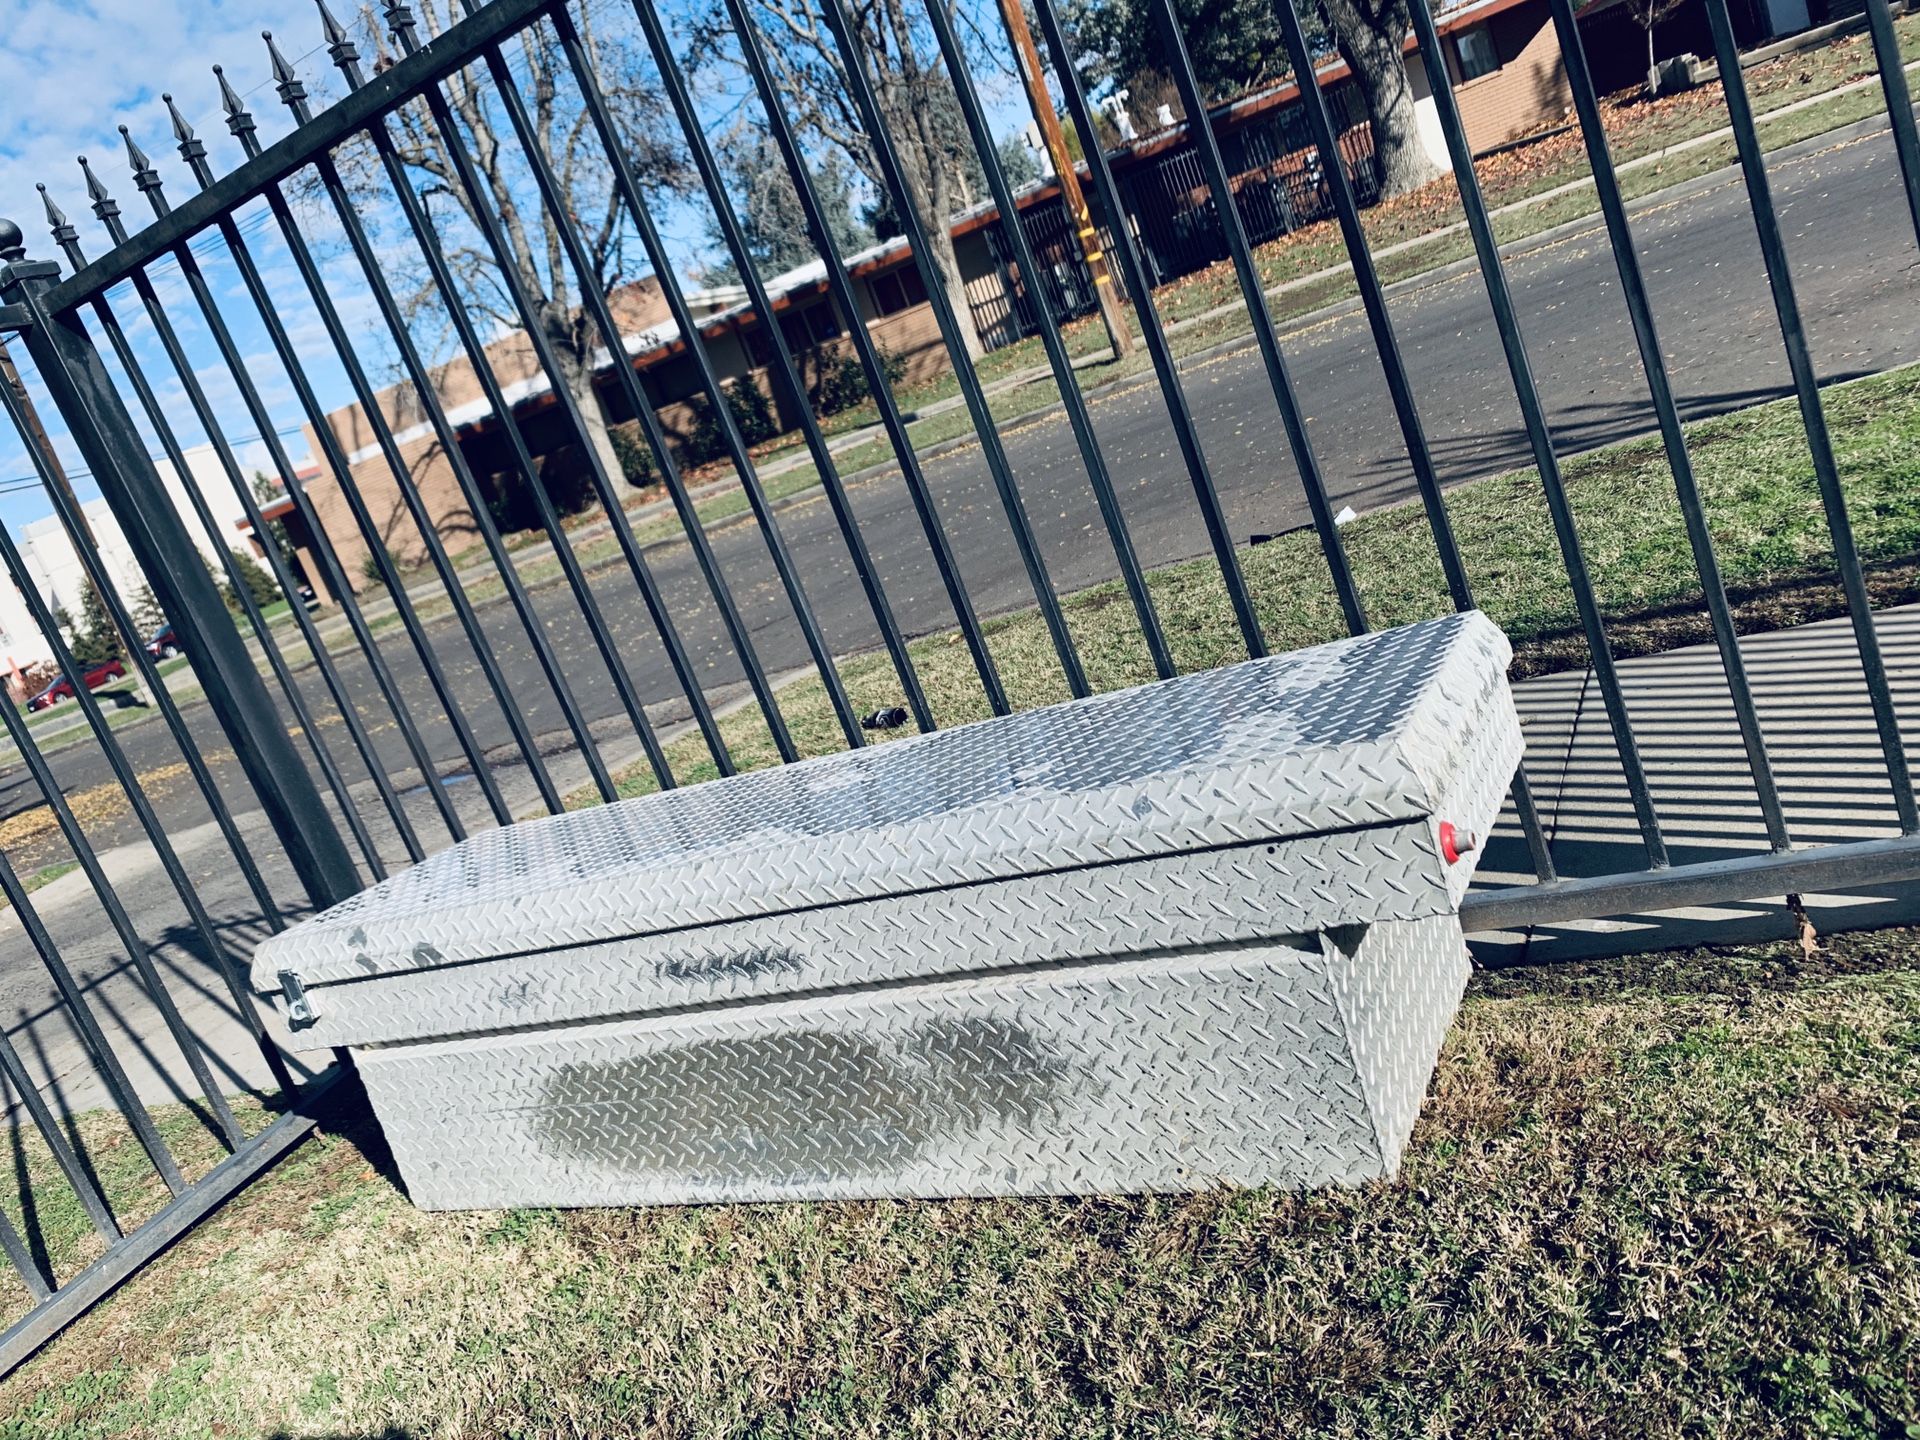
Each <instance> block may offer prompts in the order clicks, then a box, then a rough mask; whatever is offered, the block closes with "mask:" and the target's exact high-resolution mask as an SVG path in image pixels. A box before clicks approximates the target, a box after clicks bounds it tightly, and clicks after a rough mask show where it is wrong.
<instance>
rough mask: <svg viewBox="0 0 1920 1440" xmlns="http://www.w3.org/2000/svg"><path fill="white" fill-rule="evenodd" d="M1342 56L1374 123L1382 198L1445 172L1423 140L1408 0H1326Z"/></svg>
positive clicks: (1324, 1) (1375, 150)
mask: <svg viewBox="0 0 1920 1440" xmlns="http://www.w3.org/2000/svg"><path fill="white" fill-rule="evenodd" d="M1323 8H1324V9H1325V10H1326V14H1327V20H1328V22H1329V23H1330V24H1331V26H1332V27H1333V34H1334V41H1335V43H1336V44H1337V45H1338V46H1339V49H1340V58H1341V59H1343V60H1345V61H1346V62H1347V68H1348V69H1350V70H1352V71H1353V78H1354V83H1356V84H1357V85H1358V86H1359V87H1360V98H1361V100H1362V101H1363V102H1364V103H1365V105H1366V107H1367V119H1368V120H1369V121H1370V122H1371V124H1372V127H1373V151H1374V155H1375V156H1376V157H1377V158H1378V160H1379V163H1380V198H1381V199H1382V200H1384V199H1386V198H1387V197H1388V196H1390V195H1400V194H1404V193H1405V192H1406V191H1408V190H1417V189H1418V188H1419V187H1420V186H1422V185H1424V184H1426V183H1427V182H1428V181H1429V180H1432V179H1435V178H1437V177H1438V176H1439V174H1440V167H1439V166H1437V165H1435V164H1434V163H1433V160H1432V158H1431V157H1430V156H1428V154H1427V147H1426V146H1425V145H1424V144H1423V143H1422V142H1421V139H1420V122H1419V116H1418V114H1417V112H1416V111H1415V109H1414V99H1413V81H1412V80H1411V79H1410V78H1409V77H1408V75H1407V66H1406V61H1405V59H1404V58H1403V55H1402V51H1401V46H1402V45H1404V44H1405V43H1406V38H1407V32H1408V31H1409V30H1411V29H1412V28H1413V26H1412V21H1410V20H1409V19H1408V17H1407V5H1406V0H1323Z"/></svg>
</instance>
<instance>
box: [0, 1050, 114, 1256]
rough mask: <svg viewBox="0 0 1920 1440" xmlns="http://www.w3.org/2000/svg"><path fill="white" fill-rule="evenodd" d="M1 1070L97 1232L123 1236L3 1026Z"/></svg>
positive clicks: (110, 1237)
mask: <svg viewBox="0 0 1920 1440" xmlns="http://www.w3.org/2000/svg"><path fill="white" fill-rule="evenodd" d="M0 1074H5V1076H6V1077H7V1083H8V1084H10V1085H12V1086H13V1090H14V1093H15V1094H16V1095H18V1096H19V1097H20V1104H21V1107H22V1108H23V1109H25V1110H26V1112H27V1116H28V1118H29V1119H31V1120H32V1121H33V1128H34V1129H35V1130H37V1131H39V1132H40V1139H41V1140H42V1141H43V1142H44V1143H45V1145H46V1147H47V1153H48V1154H50V1155H52V1156H53V1163H54V1164H55V1165H57V1166H59V1167H60V1173H61V1174H62V1175H64V1176H65V1177H66V1180H67V1184H68V1185H69V1186H71V1187H72V1189H73V1195H74V1198H75V1199H76V1200H78V1201H79V1202H80V1208H81V1209H82V1210H85V1211H86V1212H87V1219H88V1221H89V1222H91V1224H92V1225H93V1228H94V1230H95V1232H96V1233H97V1234H99V1235H100V1236H101V1238H103V1239H104V1240H106V1241H107V1242H108V1243H109V1244H111V1243H112V1242H113V1241H115V1240H118V1239H119V1238H120V1222H119V1221H118V1220H116V1219H114V1216H113V1211H112V1209H111V1208H110V1207H109V1206H108V1205H107V1197H106V1196H104V1195H102V1194H101V1193H100V1187H99V1186H98V1185H96V1184H94V1183H93V1177H92V1176H91V1175H89V1174H88V1173H87V1169H86V1167H85V1166H84V1165H82V1164H81V1163H80V1157H79V1156H78V1155H77V1154H75V1153H74V1149H73V1146H72V1145H71V1144H69V1143H68V1141H67V1137H66V1135H65V1133H64V1132H63V1131H62V1130H61V1129H60V1123H59V1121H57V1120H55V1119H54V1118H53V1111H52V1110H51V1109H50V1108H48V1106H47V1101H46V1097H45V1096H43V1095H42V1094H41V1093H40V1087H39V1086H38V1085H36V1084H34V1082H33V1077H32V1076H31V1075H29V1074H28V1073H27V1067H26V1064H25V1063H24V1062H23V1061H22V1060H21V1059H20V1052H19V1051H18V1050H17V1049H16V1048H15V1047H14V1043H13V1041H12V1040H11V1039H9V1038H8V1036H7V1034H6V1032H5V1031H4V1030H0Z"/></svg>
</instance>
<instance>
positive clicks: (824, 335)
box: [745, 300, 846, 365]
mask: <svg viewBox="0 0 1920 1440" xmlns="http://www.w3.org/2000/svg"><path fill="white" fill-rule="evenodd" d="M780 333H781V334H782V335H784V336H786V340H787V350H788V353H790V354H793V355H799V354H801V353H802V352H803V351H806V350H810V349H812V348H813V347H814V346H815V345H824V344H826V343H827V342H828V341H829V340H834V339H837V338H838V337H839V336H841V335H843V334H845V333H846V330H845V327H844V326H842V325H841V323H840V314H839V312H838V311H837V310H835V309H834V308H833V302H832V301H831V300H824V301H822V302H820V303H819V304H817V305H809V306H807V307H806V308H805V309H804V310H789V311H787V312H786V314H784V315H782V316H781V317H780ZM745 338H746V342H747V358H748V359H749V360H751V361H752V362H753V363H754V364H755V365H765V364H767V363H768V362H770V361H771V360H772V359H773V351H772V350H771V349H770V348H768V345H767V332H766V328H765V327H764V326H761V325H755V326H754V327H753V328H752V329H751V330H749V331H747V332H746V337H745Z"/></svg>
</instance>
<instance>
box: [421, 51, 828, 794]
mask: <svg viewBox="0 0 1920 1440" xmlns="http://www.w3.org/2000/svg"><path fill="white" fill-rule="evenodd" d="M486 63H487V66H488V70H489V74H490V75H491V77H492V80H493V84H494V89H495V91H496V92H497V93H498V97H499V99H500V102H501V103H502V104H503V105H505V106H506V109H507V115H508V119H509V123H511V124H512V126H513V128H514V133H515V135H516V136H518V137H519V140H520V146H521V149H522V150H523V151H524V152H525V154H526V159H527V163H528V165H529V166H530V168H531V169H532V171H533V176H534V183H535V187H536V189H537V190H538V192H539V194H540V196H541V198H542V200H543V201H544V202H545V204H546V207H547V212H548V216H549V219H550V220H551V222H552V225H553V229H554V232H555V233H556V235H557V236H558V238H559V241H560V246H561V249H562V250H563V251H564V252H565V254H566V258H567V263H568V264H569V265H571V266H572V268H573V272H574V279H575V281H576V283H577V284H578V285H579V288H580V296H581V300H582V302H583V305H584V307H585V309H586V311H587V314H588V315H589V316H590V317H592V320H593V324H594V328H595V329H597V330H598V331H599V332H600V338H601V340H602V341H603V342H604V343H605V345H606V347H607V355H608V357H609V359H610V360H611V361H612V364H613V374H614V378H615V380H616V381H617V382H618V383H619V385H620V389H621V393H622V394H623V395H625V397H626V399H627V404H628V406H629V407H630V408H631V409H632V410H633V412H634V418H635V419H637V420H638V421H639V422H640V427H641V430H642V432H643V433H644V434H645V435H646V437H647V444H648V446H649V447H650V448H651V449H652V451H653V456H654V461H655V463H657V464H658V465H659V467H660V476H661V479H662V480H663V481H664V482H665V484H666V487H667V493H668V495H669V496H671V497H672V500H673V505H674V510H675V512H676V513H677V514H678V515H679V517H680V523H681V527H682V528H683V529H684V530H685V532H686V537H687V544H688V546H689V547H690V548H691V550H692V552H693V557H694V560H695V562H696V563H697V564H698V565H699V567H700V573H701V575H702V576H703V578H704V579H705V580H706V582H707V589H708V593H709V594H710V595H711V596H712V597H713V603H714V605H715V607H716V608H717V609H718V610H719V612H720V618H721V622H722V623H723V624H724V625H725V626H726V629H727V636H728V639H729V640H730V641H731V642H732V645H733V650H734V654H735V656H736V657H737V658H738V659H739V661H740V668H741V669H742V670H743V671H744V672H745V674H746V677H747V684H748V686H749V687H750V688H751V689H752V691H753V694H754V699H755V700H756V701H757V702H758V703H759V706H760V714H761V716H762V718H763V719H764V720H765V721H766V723H767V729H768V730H769V732H770V733H771V734H772V736H773V742H774V746H775V748H776V749H778V750H779V752H780V758H781V759H783V760H795V759H798V758H799V754H800V752H799V749H798V747H797V746H796V745H795V744H794V741H793V735H792V732H791V731H790V730H789V729H788V726H787V721H786V716H785V715H784V714H782V712H781V710H780V701H779V697H778V696H776V695H775V694H774V691H773V683H772V681H771V680H770V679H769V678H768V675H767V671H766V666H765V665H764V664H763V663H762V662H761V659H760V652H759V647H758V646H756V645H755V644H754V643H753V634H752V630H751V627H749V626H748V624H747V621H746V616H745V615H744V614H742V613H741V610H740V604H739V601H738V599H737V598H736V597H735V595H734V591H733V586H732V585H731V584H730V583H729V582H728V580H727V575H726V571H725V569H724V567H722V565H721V563H720V557H719V555H718V553H717V552H716V551H715V550H714V548H713V542H712V540H711V538H710V537H709V536H708V535H707V530H706V525H705V524H704V522H703V521H702V520H701V518H700V508H699V506H698V505H697V504H695V502H694V499H693V495H692V492H691V491H690V490H689V489H688V488H687V484H686V477H685V475H684V474H683V473H682V471H681V469H680V463H679V461H678V460H677V459H676V458H675V456H674V454H673V451H672V447H671V444H670V442H669V441H668V439H667V436H666V431H665V430H664V429H663V428H662V427H661V425H660V420H659V417H658V415H656V414H655V413H654V407H653V403H652V402H651V401H650V400H648V398H647V395H646V392H645V390H644V389H643V388H642V387H641V385H640V381H639V378H638V377H637V376H636V375H635V374H634V373H633V366H632V365H631V364H630V363H628V360H627V351H626V341H625V337H623V336H622V335H621V333H620V325H619V322H618V321H617V320H616V319H615V318H614V315H613V309H612V306H611V305H610V304H609V303H608V301H607V297H606V294H605V293H604V291H603V290H602V289H601V287H600V284H599V282H598V281H597V279H596V278H595V273H594V267H593V260H592V257H591V256H589V255H588V254H587V251H586V246H585V244H584V242H583V241H582V240H581V238H580V234H579V230H578V227H576V226H575V225H574V224H573V222H572V220H571V219H570V218H569V217H568V215H567V213H566V212H567V201H566V196H565V195H564V194H563V193H561V190H560V186H559V181H558V178H557V177H556V176H555V175H554V173H553V166H552V163H551V162H550V161H549V160H548V159H547V157H546V154H545V152H544V151H543V150H542V148H541V145H540V139H539V137H538V136H537V135H536V134H534V133H533V131H532V128H531V122H530V121H529V120H528V119H527V115H526V107H525V106H524V105H523V104H521V103H520V95H519V90H518V88H517V87H516V86H515V85H514V83H513V76H512V72H511V71H509V70H508V69H507V67H506V62H505V60H504V58H503V57H501V55H500V53H499V50H498V48H497V47H492V48H490V49H489V51H488V53H487V55H486ZM450 139H451V136H450ZM453 143H459V144H461V145H462V148H464V142H459V141H457V140H456V141H453ZM603 143H604V142H603ZM609 159H610V160H611V161H612V163H613V165H614V174H615V186H616V190H617V191H624V188H625V187H624V186H623V185H622V182H621V175H620V166H621V164H622V163H623V159H624V157H622V156H619V155H611V156H610V157H609ZM623 198H624V199H626V200H627V203H628V207H629V212H630V213H631V214H632V215H633V216H634V217H635V218H636V222H637V223H640V224H641V225H642V227H643V235H644V231H645V227H646V225H647V217H646V211H645V207H644V206H643V205H640V204H638V202H637V196H626V195H624V194H623ZM647 248H648V257H649V259H651V260H652V261H653V263H654V267H655V268H654V279H655V281H656V282H657V283H658V284H659V285H660V287H661V294H662V297H663V298H666V297H668V292H669V286H670V285H671V284H672V274H671V268H670V265H669V263H668V262H667V259H666V256H665V253H664V251H663V250H661V249H660V248H659V239H658V237H657V236H654V237H652V244H651V245H649V246H648V247H647ZM673 290H674V295H675V296H676V297H677V302H676V299H675V298H668V308H669V310H670V311H671V312H672V313H673V314H674V316H675V321H676V323H677V324H678V325H679V326H680V329H681V335H682V338H683V339H684V341H685V343H686V345H687V348H688V352H689V354H693V353H694V350H695V347H696V346H697V345H698V344H699V336H698V333H697V331H698V326H697V324H696V322H694V320H693V318H692V315H691V312H690V311H689V310H688V309H687V305H686V301H685V298H684V296H678V288H677V286H674V287H673ZM699 358H700V357H699V356H696V363H698V360H699ZM702 377H703V388H705V389H706V390H707V392H708V399H709V402H710V403H711V405H712V410H711V412H710V413H711V414H712V416H713V419H714V423H715V424H716V425H718V426H719V427H720V431H721V434H722V436H723V437H724V438H723V442H722V443H723V445H724V446H725V447H726V449H727V451H728V454H729V457H730V458H732V459H733V461H734V464H735V468H736V471H737V473H738V475H739V478H740V481H741V485H742V487H743V492H745V493H749V500H748V503H749V505H750V506H752V505H753V498H752V495H751V493H750V492H749V491H747V487H748V486H750V485H753V484H754V482H755V479H756V477H755V476H754V474H753V471H752V467H751V464H750V462H748V461H747V459H746V446H745V444H744V443H743V442H741V441H740V437H739V429H738V427H737V426H736V425H734V422H733V411H732V409H731V408H730V406H729V404H728V401H727V397H726V393H725V392H724V391H723V390H722V389H721V388H720V385H719V382H718V380H717V379H713V378H712V367H711V365H706V366H703V367H702ZM707 380H711V381H712V383H711V384H710V385H708V384H706V383H705V382H706V381H707ZM589 448H591V447H589ZM762 506H764V500H763V501H762ZM754 508H755V519H756V520H758V519H761V518H762V517H761V509H762V507H761V506H756V507H754ZM770 533H771V532H769V531H767V530H765V529H764V528H763V530H762V534H763V535H769V534H770ZM774 568H775V570H776V571H778V572H780V575H781V580H782V584H783V587H784V588H785V589H786V592H787V599H788V604H789V605H790V606H793V607H794V616H795V619H796V620H797V621H798V623H799V625H800V630H801V634H802V635H803V636H804V637H805V638H806V641H807V648H808V650H809V652H810V653H811V654H812V655H813V656H814V663H815V665H816V666H817V667H818V668H819V671H820V679H821V683H822V684H823V686H824V687H825V688H826V691H827V694H828V696H829V697H830V699H831V701H832V704H833V709H834V713H835V716H836V717H837V718H838V719H839V721H840V728H841V731H842V733H843V734H845V735H847V736H848V743H849V744H851V745H854V746H856V747H857V746H858V745H860V744H861V743H863V742H862V739H861V736H860V725H859V722H858V721H857V720H856V719H855V718H854V714H853V706H852V704H851V702H849V701H848V700H847V698H846V693H845V691H844V689H843V688H842V687H841V685H840V676H839V671H838V670H837V669H835V667H834V665H833V660H832V656H831V655H830V654H829V653H828V652H827V650H826V647H825V643H824V641H823V640H822V639H821V638H820V636H819V635H818V633H817V631H816V630H815V628H814V627H813V625H812V614H813V612H812V607H811V606H810V605H808V604H807V603H806V601H805V598H804V595H802V593H801V592H800V591H799V590H798V589H797V587H796V586H795V584H793V583H792V581H793V573H792V570H791V567H790V566H788V565H786V564H785V563H784V561H783V559H782V558H781V556H780V554H778V553H776V558H775V561H774ZM796 597H798V598H796Z"/></svg>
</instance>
